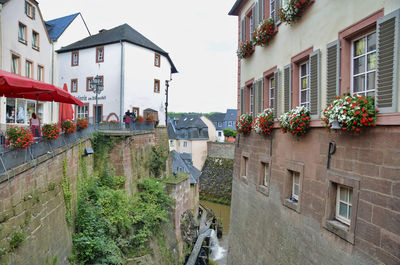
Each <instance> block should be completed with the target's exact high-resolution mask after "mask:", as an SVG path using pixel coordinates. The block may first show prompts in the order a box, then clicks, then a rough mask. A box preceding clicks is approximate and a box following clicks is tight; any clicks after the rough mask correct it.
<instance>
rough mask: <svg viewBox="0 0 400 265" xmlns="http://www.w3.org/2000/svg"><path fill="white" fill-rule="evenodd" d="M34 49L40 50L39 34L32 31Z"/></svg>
mask: <svg viewBox="0 0 400 265" xmlns="http://www.w3.org/2000/svg"><path fill="white" fill-rule="evenodd" d="M32 48H33V49H35V50H39V33H37V32H36V31H34V30H32Z"/></svg>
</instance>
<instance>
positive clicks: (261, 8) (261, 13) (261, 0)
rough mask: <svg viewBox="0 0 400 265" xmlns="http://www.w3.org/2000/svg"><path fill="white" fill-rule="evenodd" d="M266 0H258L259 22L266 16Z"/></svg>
mask: <svg viewBox="0 0 400 265" xmlns="http://www.w3.org/2000/svg"><path fill="white" fill-rule="evenodd" d="M264 1H265V0H258V11H259V12H258V20H259V22H258V23H260V22H262V21H263V20H264V18H265V14H264V10H265V7H264V4H265V3H264Z"/></svg>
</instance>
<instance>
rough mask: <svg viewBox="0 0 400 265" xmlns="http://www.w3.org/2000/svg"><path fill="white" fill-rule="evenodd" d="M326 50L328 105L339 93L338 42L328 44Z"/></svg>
mask: <svg viewBox="0 0 400 265" xmlns="http://www.w3.org/2000/svg"><path fill="white" fill-rule="evenodd" d="M326 50H327V52H326V65H327V66H326V72H327V73H326V104H327V105H329V104H330V102H331V100H334V99H335V97H336V96H338V95H339V93H340V92H339V86H340V41H339V40H335V41H333V42H331V43H329V44H328V45H327V46H326Z"/></svg>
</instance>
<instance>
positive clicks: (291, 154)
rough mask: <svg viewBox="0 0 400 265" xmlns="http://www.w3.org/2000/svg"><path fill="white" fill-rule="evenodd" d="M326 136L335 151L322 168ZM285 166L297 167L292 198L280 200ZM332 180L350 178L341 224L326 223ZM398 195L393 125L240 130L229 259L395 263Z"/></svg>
mask: <svg viewBox="0 0 400 265" xmlns="http://www.w3.org/2000/svg"><path fill="white" fill-rule="evenodd" d="M331 141H334V142H335V143H336V146H337V150H336V152H335V153H334V154H333V155H332V156H331V161H330V169H327V160H328V147H329V142H331ZM271 142H272V143H271ZM271 153H272V155H270V154H271ZM262 163H264V164H266V165H267V166H268V167H269V183H268V186H267V187H265V186H263V185H262V182H261V179H262V176H263V174H264V173H263V172H262V166H261V165H262ZM246 167H247V173H246V172H245V170H246V169H245V168H246ZM292 171H299V172H300V195H299V202H298V203H297V205H294V204H293V203H289V202H287V198H288V190H289V192H290V189H291V185H289V184H288V180H289V179H290V178H289V177H288V176H290V172H292ZM335 181H337V182H339V183H341V184H345V185H354V186H353V197H354V198H353V210H352V220H351V223H350V226H349V228H348V231H345V230H346V229H341V228H339V229H338V228H337V227H336V228H335V227H332V226H331V225H330V219H331V217H332V216H331V213H332V211H334V209H332V208H334V204H332V197H333V198H334V196H335V195H334V193H332V191H331V189H332V188H334V182H335ZM352 183H353V184H352ZM399 194H400V128H399V127H398V126H392V127H391V126H378V127H376V128H371V129H368V130H367V131H365V132H361V133H360V134H349V133H346V132H331V133H327V132H326V131H325V130H324V129H322V128H312V129H311V130H310V131H309V132H308V133H307V134H306V135H305V136H303V137H301V138H295V137H293V136H292V135H288V134H283V133H282V132H281V131H280V130H278V129H275V130H274V133H273V136H272V137H266V136H261V135H256V134H254V133H253V132H252V134H251V135H250V136H243V135H240V139H238V143H237V145H236V150H235V166H234V174H233V195H232V204H231V207H232V208H231V225H230V232H229V235H230V238H229V244H230V245H229V250H228V264H233V265H235V264H238V265H239V264H240V265H245V264H251V265H255V264H260V265H261V264H262V265H267V264H371V265H372V264H393V265H394V264H400V195H399ZM333 200H334V199H333Z"/></svg>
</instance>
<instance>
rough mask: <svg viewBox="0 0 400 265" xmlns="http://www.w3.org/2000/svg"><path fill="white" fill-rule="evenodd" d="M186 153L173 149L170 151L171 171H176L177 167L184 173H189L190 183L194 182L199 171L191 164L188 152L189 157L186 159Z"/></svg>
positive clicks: (197, 177) (196, 180)
mask: <svg viewBox="0 0 400 265" xmlns="http://www.w3.org/2000/svg"><path fill="white" fill-rule="evenodd" d="M187 155H188V154H186V153H178V152H176V151H175V150H172V151H171V160H172V171H174V172H177V171H178V169H179V170H182V171H183V172H184V173H189V175H190V184H196V183H197V182H198V180H199V177H200V175H201V171H200V170H198V169H197V168H195V167H194V166H193V164H192V161H191V155H190V154H189V156H190V159H188V156H187Z"/></svg>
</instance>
